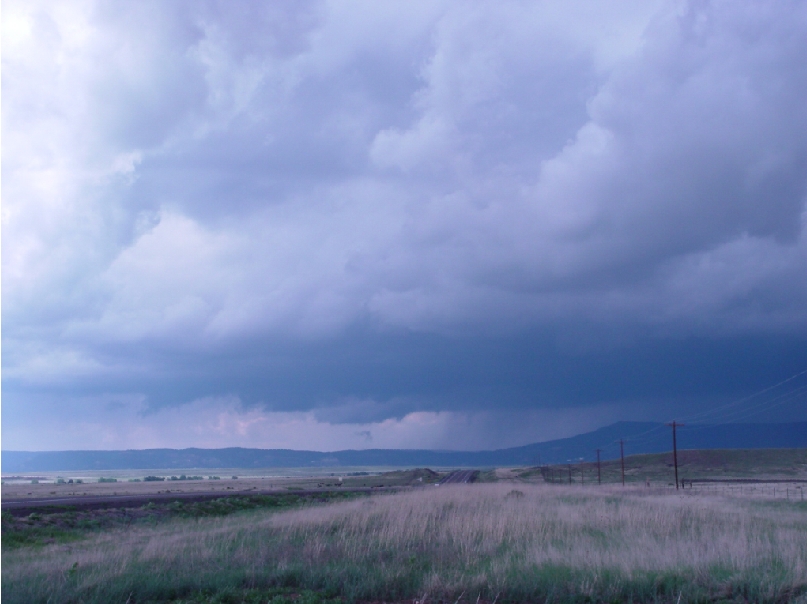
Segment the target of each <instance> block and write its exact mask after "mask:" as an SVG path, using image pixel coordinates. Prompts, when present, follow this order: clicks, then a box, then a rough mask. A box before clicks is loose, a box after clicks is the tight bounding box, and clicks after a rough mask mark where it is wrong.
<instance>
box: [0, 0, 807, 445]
mask: <svg viewBox="0 0 807 604" xmlns="http://www.w3.org/2000/svg"><path fill="white" fill-rule="evenodd" d="M805 30H807V9H805V7H804V6H802V5H801V4H800V3H797V2H776V3H774V2H759V3H753V4H737V3H732V2H725V1H719V0H716V1H711V2H683V3H681V2H664V1H661V0H659V1H656V2H627V3H622V4H620V5H619V6H618V7H615V6H614V5H613V3H607V2H602V3H591V2H585V3H582V2H581V3H576V2H563V3H540V4H537V5H532V4H524V3H518V2H506V3H503V4H502V3H499V4H497V5H496V6H493V5H487V4H484V3H471V4H468V3H455V2H428V3H421V4H412V3H384V4H379V3H366V4H362V5H355V4H350V5H346V4H344V3H338V2H324V1H322V2H301V3H295V4H293V5H277V6H275V5H263V4H257V5H256V4H255V3H251V2H227V3H218V2H187V3H186V2H177V3H164V2H138V3H123V4H120V3H114V2H104V1H89V0H88V1H84V2H80V1H75V2H66V3H59V4H58V5H54V4H52V3H45V2H43V3H39V2H28V1H26V2H9V3H6V5H4V19H3V91H4V93H5V98H4V104H3V134H4V138H5V141H4V143H5V148H4V150H5V153H4V155H3V166H2V170H3V181H4V202H3V235H4V237H3V260H2V262H3V266H2V270H3V279H4V286H5V287H4V289H3V326H4V328H5V329H4V333H3V343H4V361H3V362H4V369H3V372H4V388H6V389H8V388H11V389H12V390H13V389H14V388H18V389H20V393H21V394H20V396H22V398H17V399H15V400H18V401H24V400H25V396H24V395H23V394H22V393H24V392H30V393H33V392H36V391H39V390H41V389H42V388H56V387H57V385H59V384H61V386H58V387H61V388H64V389H65V393H70V392H73V393H75V392H74V389H79V390H82V391H96V392H97V391H100V390H104V391H109V390H110V389H111V390H115V391H120V392H121V393H124V392H125V393H128V394H127V396H128V395H131V396H136V395H138V393H139V395H143V396H146V397H147V399H148V400H151V401H152V402H153V401H155V400H158V399H159V400H161V401H162V403H160V404H169V403H174V404H179V403H188V402H189V401H191V400H198V399H200V398H204V397H215V396H222V395H229V394H232V393H235V394H236V395H238V396H241V397H242V399H243V400H244V401H248V405H253V404H257V403H262V404H263V406H264V407H263V408H283V409H295V408H296V409H297V410H298V411H299V412H300V413H319V414H325V415H322V417H325V416H327V413H329V411H327V409H329V408H332V413H333V414H335V415H334V417H336V415H338V413H341V412H340V411H338V410H339V409H342V408H343V406H344V401H345V400H348V399H350V400H369V399H367V398H366V397H368V396H370V397H371V398H372V400H376V401H379V400H381V401H387V402H384V403H383V405H382V407H383V409H385V411H383V412H382V415H384V414H387V415H386V416H385V417H386V418H387V419H389V418H393V417H394V418H397V419H396V421H398V420H400V418H402V417H408V415H407V414H411V413H416V412H427V411H428V412H433V413H440V412H444V411H446V410H447V409H449V408H453V407H454V406H456V405H460V403H458V402H457V401H458V400H459V399H463V398H465V399H467V400H471V401H472V402H469V404H473V405H476V406H480V405H481V406H484V405H488V406H508V405H510V404H514V403H512V401H514V400H518V401H521V402H519V403H518V404H519V405H524V404H526V403H524V402H523V401H524V400H530V401H531V402H530V403H529V404H530V405H532V406H534V407H536V408H540V407H545V406H546V405H549V404H551V405H553V406H557V405H558V404H559V402H558V401H560V400H562V399H563V398H564V396H563V394H562V392H560V391H554V393H553V394H552V395H551V396H550V395H548V394H546V393H543V394H542V393H534V394H533V395H532V396H531V395H529V394H525V393H527V392H528V391H530V389H531V388H532V387H533V386H534V380H533V381H530V380H527V382H529V383H530V384H531V385H530V387H525V386H524V385H523V384H522V382H520V381H519V380H521V378H520V377H519V378H518V379H516V380H515V382H513V381H512V379H511V377H512V376H511V377H508V375H507V371H506V370H504V369H499V370H496V371H491V373H490V381H489V383H488V384H486V385H485V384H482V383H480V384H479V388H478V389H477V391H476V394H474V395H473V396H469V395H467V393H466V392H465V390H464V389H463V387H462V383H461V382H462V380H460V382H458V383H455V384H454V385H453V386H451V387H448V386H440V387H432V388H430V387H427V386H425V385H424V386H422V387H421V386H418V385H417V384H432V386H433V385H434V383H435V382H434V381H430V379H431V378H429V377H428V376H427V375H426V374H418V375H419V376H420V377H418V378H417V379H415V380H413V381H412V382H410V383H409V384H407V383H404V382H403V381H402V380H401V379H400V375H407V374H406V371H403V374H400V373H396V372H398V365H400V364H403V365H407V364H410V363H415V364H417V362H416V361H411V360H407V359H408V358H409V357H408V356H407V355H410V354H413V352H412V349H407V348H406V347H398V348H395V346H396V344H395V342H399V340H396V339H395V338H399V337H400V336H401V334H424V335H426V336H435V337H438V338H443V339H444V340H445V341H447V342H449V343H450V344H446V345H445V346H446V350H450V351H453V352H450V353H448V354H447V356H443V357H441V358H439V359H434V364H433V368H432V371H434V372H436V373H442V374H444V375H452V376H456V375H460V374H463V371H455V368H453V367H452V365H451V363H452V360H451V358H450V357H452V356H456V351H457V350H460V349H462V348H463V347H464V346H466V345H467V342H468V341H473V342H476V343H477V344H478V343H479V342H480V341H481V340H479V339H478V338H493V340H485V341H486V342H488V343H489V345H490V346H492V348H489V349H488V350H487V351H486V352H485V351H483V352H481V353H480V355H481V357H480V358H486V359H490V358H492V357H494V356H495V355H496V354H497V353H496V352H495V346H496V345H493V344H490V342H492V341H495V338H497V337H500V338H503V339H502V340H500V342H505V343H507V342H510V343H511V344H512V342H514V341H522V340H523V339H525V338H526V339H531V340H532V341H533V345H532V346H533V347H532V349H531V352H530V353H529V355H527V357H524V358H525V359H527V360H523V361H520V362H521V363H522V365H520V366H519V367H520V368H519V369H518V370H515V373H516V374H518V375H523V374H525V373H528V372H529V371H530V369H529V367H531V366H534V365H530V361H529V358H532V359H536V358H538V359H544V358H547V357H552V360H551V361H547V363H549V364H550V365H553V366H554V364H563V362H564V361H562V360H557V359H556V358H555V357H553V355H555V356H557V355H561V356H562V355H563V354H566V353H568V352H569V351H574V354H573V355H572V356H574V355H575V354H580V353H581V351H584V350H589V349H597V350H602V349H603V348H608V349H614V348H620V347H622V348H624V347H630V346H633V345H635V343H636V342H637V341H639V340H641V339H642V338H651V339H653V340H661V341H664V340H665V339H667V338H672V339H674V340H680V339H682V338H717V339H718V340H719V339H720V338H724V339H727V340H726V341H727V342H728V341H729V339H731V338H761V339H765V338H773V339H776V338H781V337H785V336H786V337H787V338H793V337H795V338H796V339H797V340H799V341H803V339H804V337H805V333H806V332H805V328H807V310H805V309H807V279H805V275H807V240H806V239H805V221H807V214H806V213H805V201H807V179H805V174H807V109H805V106H804V103H803V99H804V98H805V93H807V66H805V63H804V60H803V57H804V56H805V55H807V42H805V40H807V36H805V35H804V34H805ZM357 334H358V335H357ZM530 334H540V335H538V336H535V337H533V336H532V335H530ZM390 338H392V339H390ZM463 338H470V340H464V339H463ZM474 338H476V339H474ZM519 338H521V339H519ZM357 341H372V342H374V343H373V344H367V345H365V344H355V343H356V342H357ZM335 343H339V344H338V345H337V344H335ZM511 344H501V345H502V346H505V347H506V346H510V345H511ZM354 345H355V346H357V347H358V348H360V349H361V351H362V352H360V353H356V355H355V356H353V357H350V354H351V353H350V352H349V351H350V350H351V346H354ZM513 346H515V348H512V347H511V352H509V353H507V355H515V356H517V352H512V351H516V350H518V346H521V344H519V345H517V346H516V345H513ZM727 346H730V344H727ZM782 346H784V348H786V349H788V350H790V349H792V347H793V346H794V345H793V344H792V342H791V341H790V340H788V343H786V344H783V345H782ZM300 347H303V348H305V349H306V350H307V351H308V352H306V353H305V354H303V353H300V352H299V351H300V350H302V348H300ZM795 347H796V348H798V346H795ZM415 349H417V350H418V351H419V352H418V353H417V354H422V350H423V349H422V348H421V347H420V346H419V345H418V346H415ZM346 350H347V351H348V352H345V351H346ZM558 350H560V351H561V352H558ZM563 351H566V352H563ZM631 354H633V353H631ZM329 355H332V356H329ZM344 355H347V356H348V357H350V359H349V360H350V362H348V363H347V365H344V364H343V363H344V362H345V358H344ZM507 355H505V356H507ZM459 356H462V355H459ZM522 356H523V355H522ZM311 357H313V358H314V359H315V360H314V361H311ZM223 358H226V359H228V360H227V361H222V360H221V359H223ZM626 358H627V357H626ZM799 359H801V357H799ZM792 362H800V360H799V361H792ZM568 363H571V364H572V365H574V364H575V363H578V361H575V360H571V361H568ZM472 364H473V363H472ZM334 366H340V367H345V366H348V367H349V369H346V371H349V372H352V375H351V377H350V378H347V377H345V376H339V375H337V374H338V372H333V371H331V369H328V368H332V367H334ZM474 366H475V367H476V365H474ZM312 371H316V372H317V375H318V376H319V377H311V372H312ZM420 371H422V372H428V370H427V369H421V370H420ZM592 371H595V370H592ZM596 371H599V370H596ZM596 371H595V373H596ZM468 372H470V370H466V373H468ZM369 374H374V375H369ZM168 375H174V376H176V381H175V384H174V386H172V387H171V388H168V389H167V391H170V394H163V395H162V396H157V395H155V392H157V391H159V390H161V389H162V390H163V391H164V392H165V391H166V388H164V385H165V384H166V381H165V380H167V379H168V378H166V376H168ZM323 375H327V376H330V377H328V378H327V379H325V378H322V377H321V376H323ZM193 376H202V377H201V378H199V380H197V383H204V386H200V387H198V388H195V387H191V386H188V385H187V384H190V383H191V382H193V381H194V379H193ZM210 376H216V377H215V378H213V377H210ZM290 376H291V377H290ZM396 376H397V377H396ZM208 377H210V380H209V381H205V380H206V379H207V378H208ZM385 377H386V378H387V382H386V385H385V386H383V387H382V386H380V385H379V384H380V383H383V382H384V381H385ZM94 380H95V382H94ZM183 380H184V381H183ZM437 381H438V382H439V380H437ZM522 381H523V380H522ZM663 381H664V380H662V382H663ZM217 382H218V384H219V385H218V386H217V385H216V383H217ZM311 382H314V383H316V384H317V386H316V387H312V386H310V383H311ZM277 383H283V384H284V386H283V387H275V386H273V384H277ZM177 384H184V385H177ZM497 388H499V389H498V390H497ZM664 388H665V387H664V386H663V385H660V386H659V391H658V392H656V393H654V394H655V395H656V396H661V397H663V396H664V395H665V392H663V390H664ZM205 389H206V391H204V390H205ZM200 390H201V391H200ZM261 392H263V394H261ZM480 392H481V393H482V394H480ZM497 392H498V394H497ZM458 393H464V394H458ZM516 393H517V394H516ZM31 396H33V394H31ZM626 396H627V395H626ZM671 396H672V395H671ZM693 396H694V394H693ZM566 398H567V400H569V401H572V400H577V398H576V395H575V394H574V388H573V387H570V388H569V391H568V396H567V397H566ZM603 398H608V399H609V400H612V399H613V398H619V397H618V396H616V395H613V396H612V395H608V396H607V397H606V396H604V395H603ZM603 398H600V399H599V400H598V399H597V397H596V395H592V398H591V399H590V400H589V404H594V403H596V402H599V401H602V400H603ZM32 400H33V399H32ZM211 400H219V399H211ZM239 400H241V399H239ZM400 401H406V403H405V404H403V403H400V404H399V402H400ZM480 401H481V402H480ZM485 401H486V402H485ZM579 402H580V401H579V400H578V403H579ZM19 404H23V403H22V402H20V403H19ZM315 408H316V409H317V411H316V412H314V411H313V409H315ZM356 408H357V409H358V407H356ZM374 409H375V411H373V412H372V413H376V412H378V409H379V408H378V407H375V408H374ZM256 412H257V411H256ZM367 412H368V413H370V411H369V410H367ZM452 412H453V411H452ZM369 417H370V416H368V418H369ZM376 420H377V421H383V420H384V417H380V418H376V417H375V416H373V421H376ZM20 421H22V420H20ZM333 421H334V422H336V421H337V420H333ZM326 423H327V422H326ZM337 423H338V422H337ZM337 423H334V424H333V425H337ZM354 423H355V422H354ZM358 423H359V424H361V423H362V422H360V421H359V422H358ZM14 429H15V430H17V429H21V424H19V425H17V424H15V428H14ZM352 430H353V431H352V432H346V433H345V434H353V435H354V436H355V435H356V434H358V433H360V432H362V431H363V430H359V431H358V432H357V430H356V428H355V427H354V428H352ZM5 431H6V428H5V427H4V432H5ZM372 434H373V439H374V442H376V443H381V442H384V441H383V440H382V437H381V436H379V432H378V431H377V428H373V429H372ZM390 438H391V437H390ZM390 442H392V441H390Z"/></svg>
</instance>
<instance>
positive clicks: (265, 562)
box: [2, 483, 807, 602]
mask: <svg viewBox="0 0 807 604" xmlns="http://www.w3.org/2000/svg"><path fill="white" fill-rule="evenodd" d="M68 569H73V571H74V572H73V573H72V574H70V575H69V576H67V575H65V572H66V570H68ZM2 573H3V595H4V598H7V599H8V600H7V601H9V602H25V601H29V602H35V601H43V602H44V601H47V599H48V598H51V599H52V600H51V601H63V600H69V599H75V600H77V599H78V597H77V596H80V599H81V600H83V601H86V602H93V601H97V602H101V601H112V600H113V596H114V598H117V597H122V598H123V599H122V600H121V601H123V600H125V599H126V594H129V593H130V592H131V593H134V594H136V595H137V594H138V593H141V595H143V596H146V595H148V596H149V597H154V596H156V595H157V594H160V593H165V592H166V590H167V589H169V587H168V586H171V587H170V589H174V590H179V592H176V593H180V592H182V591H183V590H184V591H185V592H189V591H190V592H192V591H193V590H194V589H199V590H201V589H221V588H223V587H222V586H226V585H230V584H237V585H242V586H243V585H256V586H261V585H278V584H279V585H283V584H292V585H297V586H301V587H311V588H315V589H323V588H328V589H336V590H337V591H338V592H339V593H341V594H342V595H343V596H345V597H347V598H349V599H357V600H377V599H395V598H398V599H403V598H412V597H420V596H422V595H423V594H430V597H431V598H432V599H437V598H443V599H451V601H455V600H458V599H459V600H462V598H465V599H466V600H467V601H473V600H474V599H475V598H477V597H478V596H479V597H481V598H482V599H483V600H484V599H485V598H487V599H488V600H491V599H493V598H494V597H495V595H496V594H507V597H508V598H509V599H510V600H511V601H512V600H515V601H545V600H546V599H547V598H551V599H553V601H564V600H566V601H581V600H580V599H581V598H582V599H586V598H590V599H592V600H593V601H613V600H617V601H625V600H631V601H657V602H665V601H670V602H673V601H677V602H687V601H693V600H698V599H703V598H725V599H727V600H729V601H735V600H736V601H743V602H748V601H751V602H787V601H800V602H807V599H805V595H804V594H805V593H807V507H805V505H804V504H801V503H799V502H781V501H780V502H770V501H768V502H758V501H751V500H745V499H742V498H737V497H721V496H704V495H698V494H693V493H685V492H679V493H675V492H674V491H672V492H671V491H669V490H654V489H642V488H634V489H621V488H618V487H603V488H599V489H598V488H596V487H591V488H581V487H558V486H555V487H552V486H531V485H518V486H514V485H512V484H502V483H499V484H489V485H457V486H441V487H424V488H423V489H418V490H416V491H411V492H404V493H398V494H394V495H384V496H375V497H372V498H369V499H362V500H356V501H350V502H345V503H338V504H332V505H327V506H320V507H310V508H304V509H299V510H294V511H288V512H282V513H268V512H260V513H252V514H249V515H244V516H239V517H229V518H226V519H223V520H222V519H205V520H198V521H184V522H173V523H170V524H166V525H162V526H156V527H149V528H143V527H141V528H136V529H132V530H129V531H116V532H112V533H102V534H100V535H98V536H96V537H94V538H92V539H91V540H88V541H85V542H79V543H75V544H72V545H69V546H67V545H53V546H46V547H44V548H41V549H38V550H36V551H32V550H18V551H14V552H4V553H3V565H2ZM138 590H139V591H138ZM172 593H174V592H172ZM68 596H69V597H68ZM105 599H106V600H105ZM155 599H156V598H155ZM134 601H137V599H135V600H134Z"/></svg>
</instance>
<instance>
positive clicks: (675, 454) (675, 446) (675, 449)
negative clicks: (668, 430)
mask: <svg viewBox="0 0 807 604" xmlns="http://www.w3.org/2000/svg"><path fill="white" fill-rule="evenodd" d="M667 425H668V426H672V429H673V465H674V466H675V490H676V491H677V490H678V443H677V442H676V440H675V429H676V428H677V427H678V426H683V425H684V424H679V423H676V422H675V421H673V423H671V424H667Z"/></svg>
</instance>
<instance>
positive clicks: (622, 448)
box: [619, 438, 625, 487]
mask: <svg viewBox="0 0 807 604" xmlns="http://www.w3.org/2000/svg"><path fill="white" fill-rule="evenodd" d="M619 459H620V461H621V462H622V486H623V487H624V486H625V441H624V440H622V439H621V438H620V439H619Z"/></svg>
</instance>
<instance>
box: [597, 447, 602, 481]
mask: <svg viewBox="0 0 807 604" xmlns="http://www.w3.org/2000/svg"><path fill="white" fill-rule="evenodd" d="M597 484H602V476H601V474H600V450H599V449H597Z"/></svg>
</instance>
